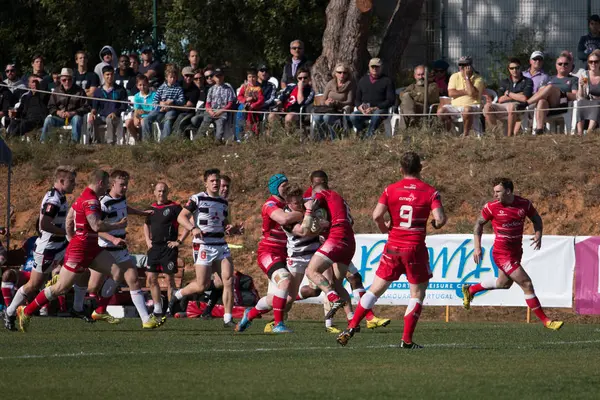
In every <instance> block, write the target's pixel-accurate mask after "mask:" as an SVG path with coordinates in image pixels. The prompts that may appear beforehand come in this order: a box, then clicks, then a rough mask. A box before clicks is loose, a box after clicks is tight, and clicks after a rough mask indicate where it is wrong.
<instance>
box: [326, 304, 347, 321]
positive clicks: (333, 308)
mask: <svg viewBox="0 0 600 400" xmlns="http://www.w3.org/2000/svg"><path fill="white" fill-rule="evenodd" d="M330 304H331V309H330V310H329V312H328V313H327V315H325V319H331V318H333V316H334V315H335V313H336V312H337V311H338V310H339V309H340V308H343V307H344V306H345V305H346V302H345V301H344V300H342V299H339V300H336V301H332V302H331V303H330Z"/></svg>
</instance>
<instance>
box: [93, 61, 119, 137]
mask: <svg viewBox="0 0 600 400" xmlns="http://www.w3.org/2000/svg"><path fill="white" fill-rule="evenodd" d="M102 78H103V80H104V83H103V84H102V86H100V87H99V88H97V89H96V91H95V92H94V100H93V101H92V111H91V112H90V114H89V117H88V130H90V132H91V134H90V142H91V143H101V142H104V143H107V144H114V143H115V137H116V142H117V143H119V144H121V143H123V129H120V128H121V127H122V125H123V118H122V117H121V113H123V112H125V111H127V107H128V104H127V92H126V91H125V88H124V87H122V86H118V85H115V69H114V68H113V67H112V66H111V65H105V66H104V67H103V68H102ZM107 100H112V101H107ZM102 125H106V134H105V136H104V141H102V140H101V139H100V137H99V135H98V132H99V128H100V127H101V126H102Z"/></svg>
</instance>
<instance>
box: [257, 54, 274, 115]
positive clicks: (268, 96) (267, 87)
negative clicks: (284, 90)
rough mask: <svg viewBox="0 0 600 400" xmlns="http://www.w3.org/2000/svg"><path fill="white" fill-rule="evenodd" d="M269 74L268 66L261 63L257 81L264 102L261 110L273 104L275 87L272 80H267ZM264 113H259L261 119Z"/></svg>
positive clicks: (267, 108) (269, 76) (265, 109)
mask: <svg viewBox="0 0 600 400" xmlns="http://www.w3.org/2000/svg"><path fill="white" fill-rule="evenodd" d="M270 78H271V75H270V74H269V68H268V67H267V66H266V65H265V64H263V65H260V66H259V67H258V83H259V84H260V89H261V90H262V93H263V97H264V98H265V102H264V103H263V105H262V110H263V111H268V110H269V109H271V107H273V104H275V95H276V94H277V88H276V87H275V85H274V84H273V83H272V82H269V79H270ZM263 116H264V114H261V115H260V118H261V120H262V118H263Z"/></svg>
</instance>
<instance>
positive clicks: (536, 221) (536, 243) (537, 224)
mask: <svg viewBox="0 0 600 400" xmlns="http://www.w3.org/2000/svg"><path fill="white" fill-rule="evenodd" d="M529 219H530V220H531V222H532V223H533V230H534V231H535V235H534V236H533V237H532V238H531V246H533V249H534V250H539V249H540V248H541V247H542V231H543V230H544V223H543V222H542V217H540V214H538V213H537V211H536V212H535V214H534V215H532V216H531V217H529Z"/></svg>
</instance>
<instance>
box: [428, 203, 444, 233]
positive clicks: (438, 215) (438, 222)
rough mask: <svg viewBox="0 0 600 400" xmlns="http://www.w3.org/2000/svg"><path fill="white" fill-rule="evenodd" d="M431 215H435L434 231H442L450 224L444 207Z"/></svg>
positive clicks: (432, 222) (433, 221)
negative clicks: (443, 227) (447, 223)
mask: <svg viewBox="0 0 600 400" xmlns="http://www.w3.org/2000/svg"><path fill="white" fill-rule="evenodd" d="M431 214H432V215H433V219H432V220H431V226H433V228H434V229H440V228H441V227H442V226H444V225H446V222H448V218H447V217H446V213H445V212H444V207H443V206H439V207H438V208H436V209H434V210H433V211H432V212H431Z"/></svg>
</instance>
